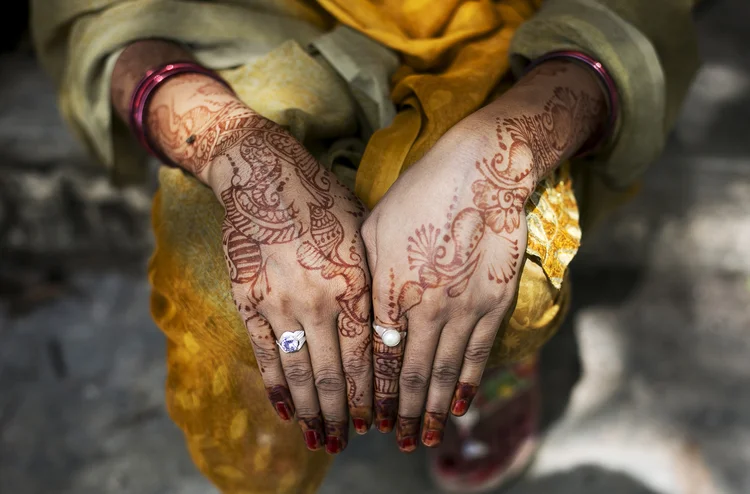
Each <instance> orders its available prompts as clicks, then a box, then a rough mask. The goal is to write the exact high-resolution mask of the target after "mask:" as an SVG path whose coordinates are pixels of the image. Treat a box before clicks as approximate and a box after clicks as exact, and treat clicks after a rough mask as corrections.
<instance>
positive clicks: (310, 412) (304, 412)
mask: <svg viewBox="0 0 750 494" xmlns="http://www.w3.org/2000/svg"><path fill="white" fill-rule="evenodd" d="M294 408H295V411H296V414H297V418H299V419H301V420H305V419H308V420H309V419H315V418H317V417H318V416H319V415H320V410H318V409H317V408H316V409H312V408H311V407H310V406H308V405H302V406H300V404H298V403H295V404H294Z"/></svg>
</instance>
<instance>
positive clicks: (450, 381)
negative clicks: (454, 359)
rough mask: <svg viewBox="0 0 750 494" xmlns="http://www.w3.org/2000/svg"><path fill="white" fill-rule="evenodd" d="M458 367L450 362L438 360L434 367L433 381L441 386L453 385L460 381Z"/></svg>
mask: <svg viewBox="0 0 750 494" xmlns="http://www.w3.org/2000/svg"><path fill="white" fill-rule="evenodd" d="M458 374H459V370H458V368H457V367H456V366H455V365H453V364H451V363H449V362H437V363H436V364H435V367H433V369H432V382H433V383H434V384H437V385H438V386H440V387H453V386H455V385H456V381H458Z"/></svg>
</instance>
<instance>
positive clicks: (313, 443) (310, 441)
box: [305, 431, 321, 451]
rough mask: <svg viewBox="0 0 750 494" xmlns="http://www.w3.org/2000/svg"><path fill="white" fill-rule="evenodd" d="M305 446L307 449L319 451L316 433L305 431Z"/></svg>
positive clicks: (318, 440) (318, 438)
mask: <svg viewBox="0 0 750 494" xmlns="http://www.w3.org/2000/svg"><path fill="white" fill-rule="evenodd" d="M305 444H307V449H310V450H313V451H315V450H316V449H320V446H321V444H320V436H319V435H318V433H317V432H316V431H307V432H305Z"/></svg>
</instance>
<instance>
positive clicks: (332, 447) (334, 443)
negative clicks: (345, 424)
mask: <svg viewBox="0 0 750 494" xmlns="http://www.w3.org/2000/svg"><path fill="white" fill-rule="evenodd" d="M326 451H327V452H328V453H329V454H332V455H335V454H338V453H340V452H341V439H339V438H338V437H334V436H328V437H327V438H326Z"/></svg>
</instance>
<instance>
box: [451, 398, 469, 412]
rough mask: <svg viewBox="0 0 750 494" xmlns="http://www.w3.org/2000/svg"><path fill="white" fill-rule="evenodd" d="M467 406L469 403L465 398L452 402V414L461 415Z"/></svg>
mask: <svg viewBox="0 0 750 494" xmlns="http://www.w3.org/2000/svg"><path fill="white" fill-rule="evenodd" d="M467 408H469V403H468V402H467V401H466V400H458V401H457V402H456V403H454V404H453V409H452V410H451V411H452V412H453V415H458V416H461V415H463V414H465V413H466V409H467Z"/></svg>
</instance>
